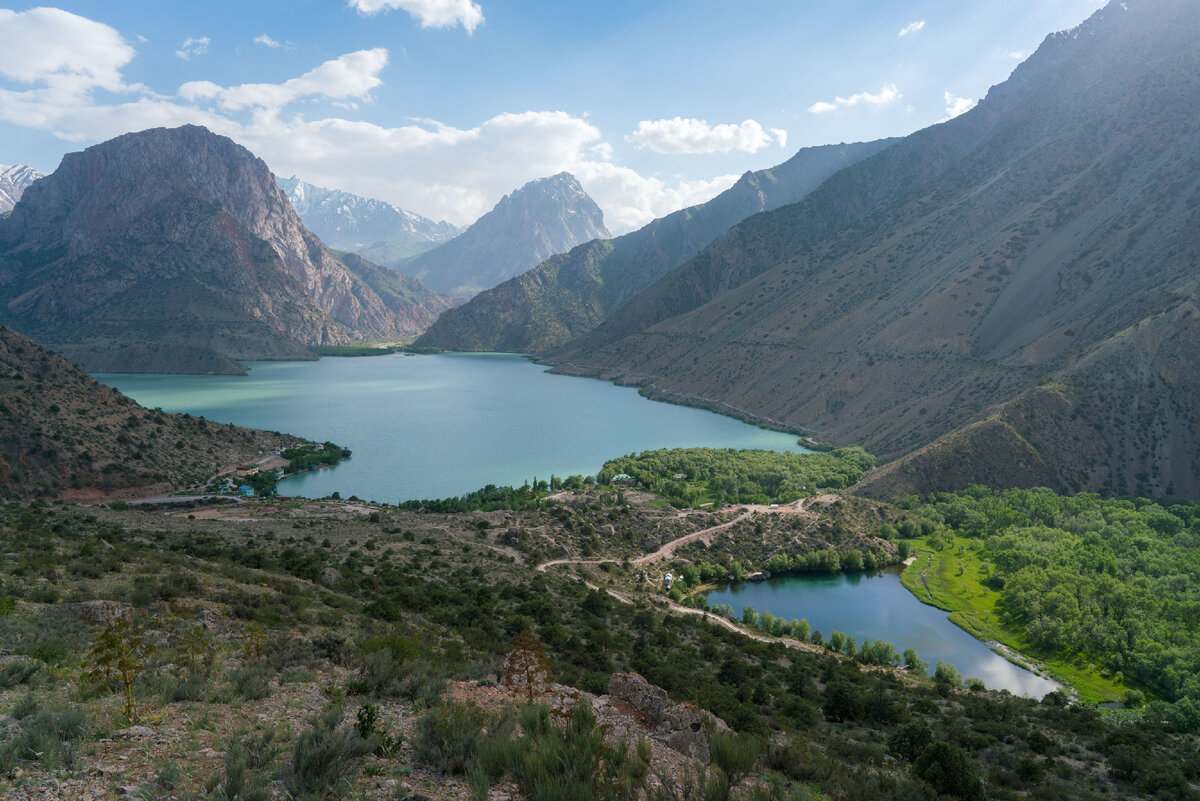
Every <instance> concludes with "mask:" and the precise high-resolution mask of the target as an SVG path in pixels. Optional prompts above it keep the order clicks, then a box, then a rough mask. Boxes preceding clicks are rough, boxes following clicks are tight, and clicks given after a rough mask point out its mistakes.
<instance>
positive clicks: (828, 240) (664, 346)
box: [422, 0, 1200, 497]
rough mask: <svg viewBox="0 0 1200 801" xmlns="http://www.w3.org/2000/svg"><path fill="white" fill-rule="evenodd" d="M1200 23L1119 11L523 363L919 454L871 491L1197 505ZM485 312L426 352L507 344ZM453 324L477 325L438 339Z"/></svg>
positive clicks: (1153, 0)
mask: <svg viewBox="0 0 1200 801" xmlns="http://www.w3.org/2000/svg"><path fill="white" fill-rule="evenodd" d="M1195 11H1196V8H1195V4H1194V2H1190V0H1142V1H1141V2H1113V3H1110V4H1109V5H1107V6H1106V7H1104V8H1103V9H1101V10H1099V11H1097V12H1096V13H1095V14H1094V15H1093V16H1092V17H1091V18H1089V19H1088V20H1087V21H1086V22H1085V23H1083V24H1082V25H1080V26H1079V27H1077V28H1075V29H1073V30H1070V31H1066V32H1063V33H1059V34H1054V35H1052V36H1050V37H1048V38H1047V39H1046V41H1045V42H1044V43H1043V44H1042V45H1041V46H1040V47H1039V48H1038V50H1037V52H1036V53H1035V54H1034V55H1033V56H1031V57H1030V58H1029V59H1028V60H1027V61H1026V62H1024V63H1022V64H1021V65H1020V66H1018V68H1017V69H1016V70H1015V71H1014V72H1013V74H1012V76H1011V77H1010V78H1009V79H1008V80H1007V81H1005V82H1004V83H1003V84H1000V85H998V86H996V87H993V89H992V90H991V91H990V92H989V93H988V95H987V97H986V98H984V99H983V100H982V101H981V102H980V103H979V104H978V106H977V107H975V108H974V109H972V110H971V111H969V112H967V113H966V114H963V115H961V116H959V117H957V118H955V119H952V120H950V121H947V122H945V123H943V124H939V125H935V126H933V127H931V128H927V129H925V130H922V131H918V132H917V133H914V134H912V135H910V136H908V137H905V138H904V139H902V140H901V141H898V142H896V143H894V144H892V145H890V146H889V147H886V148H884V149H882V150H881V151H880V152H878V153H876V154H874V155H872V156H870V157H869V158H865V159H863V160H862V161H859V162H858V163H857V164H853V165H850V166H847V167H845V168H844V169H841V170H840V171H837V172H836V173H835V174H833V175H832V176H831V177H830V178H829V179H828V180H826V181H824V183H822V184H821V185H820V186H819V187H818V188H816V189H815V191H813V192H812V193H811V194H809V195H808V196H807V197H806V198H804V199H803V200H802V201H801V202H799V203H796V204H792V205H787V206H783V207H782V208H779V209H777V210H774V211H769V212H766V213H762V214H757V215H754V216H752V217H750V218H748V219H746V220H745V221H744V222H742V223H740V224H738V225H736V226H734V227H733V228H732V229H730V230H729V231H728V232H727V233H725V234H723V235H722V236H720V237H719V238H717V239H716V240H715V241H714V242H712V243H711V244H710V245H708V247H706V248H705V249H704V250H703V251H702V252H700V253H699V254H698V255H696V256H695V257H694V258H692V259H690V260H689V261H687V262H686V263H684V264H682V265H680V266H678V267H676V268H675V269H673V270H671V271H670V272H668V273H667V274H666V275H664V276H663V277H661V278H660V279H659V280H657V281H655V282H654V283H653V284H651V285H650V286H648V287H646V288H645V289H643V290H642V291H641V292H640V293H638V294H637V295H636V296H634V297H632V298H630V299H629V300H627V301H626V302H624V303H621V304H614V306H615V308H612V307H610V308H609V309H608V310H606V314H605V315H604V319H603V322H602V323H601V324H600V325H598V326H597V327H595V328H594V329H593V330H590V331H588V332H586V333H584V334H583V335H582V336H575V337H573V338H570V339H568V341H566V342H565V344H561V340H560V342H558V343H556V342H555V341H554V339H553V338H551V337H543V338H542V339H540V340H538V341H530V342H527V343H526V344H525V349H526V350H532V351H537V352H540V353H541V354H542V356H543V358H544V359H545V360H546V361H548V362H549V363H552V364H555V365H557V368H556V369H558V370H560V371H562V372H569V373H573V374H582V375H593V376H601V377H605V378H610V379H614V380H618V381H620V382H624V383H629V384H636V385H639V386H641V387H642V388H643V392H645V393H646V394H648V395H651V396H652V397H657V398H662V399H668V400H674V401H679V402H685V403H692V404H697V405H704V406H711V407H714V408H719V409H721V410H722V411H725V412H728V413H735V414H738V415H740V416H742V417H745V418H746V419H750V420H755V421H759V422H764V423H769V424H773V425H781V426H785V427H792V428H804V429H809V430H813V431H816V432H818V433H819V434H820V435H821V436H822V437H824V438H826V439H828V440H830V441H832V442H835V443H859V444H862V445H863V446H864V447H866V448H868V449H869V450H872V451H874V452H875V453H877V454H879V455H880V456H881V457H882V458H883V459H884V460H897V459H900V457H905V458H904V459H902V460H900V461H898V462H896V463H895V464H892V465H890V466H884V467H883V468H881V469H880V470H879V471H878V472H877V474H876V475H875V476H871V477H868V478H867V480H866V482H865V483H864V486H863V489H864V491H867V492H872V493H876V494H881V495H890V496H894V495H897V494H906V493H909V492H926V491H929V490H931V489H953V488H957V487H961V486H965V485H966V484H969V483H972V482H986V483H990V484H994V485H999V486H1031V485H1038V484H1048V485H1050V486H1051V487H1054V488H1056V489H1060V490H1063V491H1070V492H1074V491H1082V490H1087V491H1103V492H1106V493H1112V494H1120V493H1138V494H1160V495H1166V494H1172V493H1176V494H1179V495H1186V496H1188V497H1200V403H1198V402H1197V398H1198V397H1200V395H1198V391H1200V384H1198V383H1197V377H1198V376H1197V370H1196V362H1195V359H1194V355H1193V356H1189V354H1194V352H1195V349H1196V347H1197V345H1198V344H1200V336H1198V334H1200V328H1198V326H1197V324H1196V319H1197V314H1198V313H1200V312H1198V310H1197V305H1198V303H1200V298H1198V294H1197V290H1198V283H1197V277H1196V269H1195V266H1196V264H1198V263H1200V128H1198V127H1197V126H1196V124H1195V121H1196V119H1197V117H1198V113H1200V105H1198V101H1197V98H1200V48H1198V47H1197V46H1196V44H1197V42H1198V41H1200V15H1197V14H1196V13H1195ZM584 255H585V254H584V253H582V252H581V251H580V250H578V249H577V251H575V252H574V253H572V254H570V258H571V259H572V260H576V259H580V260H581V259H582V257H583V256H584ZM602 256H603V253H601V252H599V251H597V250H594V251H593V252H592V255H591V259H592V261H593V263H597V264H598V263H600V258H601V257H602ZM558 263H559V264H562V263H563V260H562V259H560V260H558ZM538 270H539V272H541V273H542V274H545V273H547V272H552V271H553V265H542V266H541V267H539V268H538ZM522 278H525V277H524V276H522ZM506 288H507V287H502V288H500V289H506ZM500 289H498V290H496V292H494V293H492V295H493V296H495V295H496V294H498V293H499V291H500ZM482 305H483V304H482V303H480V302H479V301H477V302H476V303H473V304H467V305H466V306H464V307H461V308H459V309H457V310H455V311H454V312H451V313H448V314H446V315H445V316H444V317H443V318H442V320H441V321H440V322H439V324H437V325H436V326H435V327H434V328H433V329H431V330H430V331H429V332H427V334H426V335H425V337H424V338H423V340H422V341H423V342H425V343H428V344H435V343H445V344H454V345H456V346H474V345H476V344H486V343H489V342H491V341H493V340H489V339H488V337H489V336H491V335H492V334H493V332H495V331H505V330H511V328H512V326H511V323H512V315H511V313H510V310H509V309H503V308H492V309H489V310H488V311H487V313H486V314H481V315H479V318H478V319H474V320H467V317H468V315H470V314H473V313H478V311H479V310H480V308H481V307H482ZM473 307H474V308H473ZM518 308H519V307H518ZM451 321H456V322H458V321H467V322H468V323H469V324H467V325H463V326H462V327H463V329H465V331H464V332H463V333H459V334H457V335H456V336H454V337H447V336H444V335H443V332H444V331H445V329H446V328H447V327H448V325H449V323H450V322H451ZM562 333H563V334H565V335H569V334H570V333H573V332H572V331H564V332H562ZM472 336H475V337H476V338H475V339H474V340H472V338H471V337H472ZM562 338H563V339H567V337H566V336H563V337H562ZM505 341H513V339H509V340H505Z"/></svg>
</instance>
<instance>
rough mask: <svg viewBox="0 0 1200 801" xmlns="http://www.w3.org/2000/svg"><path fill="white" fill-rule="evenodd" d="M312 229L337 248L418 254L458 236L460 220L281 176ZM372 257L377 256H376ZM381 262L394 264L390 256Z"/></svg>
mask: <svg viewBox="0 0 1200 801" xmlns="http://www.w3.org/2000/svg"><path fill="white" fill-rule="evenodd" d="M277 182H278V184H279V188H280V189H282V190H283V192H284V194H286V195H287V196H288V200H289V201H291V204H292V208H293V209H295V210H296V213H297V214H299V215H300V219H301V220H303V221H304V225H305V227H306V228H308V230H310V231H312V232H313V233H314V234H316V235H317V236H319V237H320V238H321V241H322V242H324V243H325V244H326V245H329V246H330V247H332V248H337V249H338V250H350V251H354V252H357V253H359V254H360V255H363V256H366V257H367V258H370V255H368V254H369V253H374V254H376V255H379V254H390V255H391V256H392V258H393V259H394V258H397V256H398V254H405V256H414V255H416V254H417V253H420V252H422V251H424V250H428V249H429V248H432V247H436V246H437V245H438V244H439V243H441V242H445V241H447V240H449V239H453V238H454V237H456V236H458V234H459V230H458V227H457V226H454V225H451V224H450V223H448V222H434V221H433V220H430V219H426V218H425V217H422V216H421V215H420V214H417V213H415V212H411V211H407V210H405V209H402V208H400V207H399V206H394V205H392V204H391V203H386V202H384V201H382V200H372V199H371V198H365V197H361V196H359V195H355V194H352V193H350V192H343V191H341V190H339V189H326V188H324V187H321V186H314V185H313V184H310V183H307V182H306V181H301V180H300V179H299V178H297V177H295V176H292V177H291V178H284V179H282V180H278V181H277ZM372 261H374V259H372ZM376 263H377V264H383V265H384V266H390V265H388V264H387V263H386V261H376Z"/></svg>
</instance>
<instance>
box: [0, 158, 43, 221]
mask: <svg viewBox="0 0 1200 801" xmlns="http://www.w3.org/2000/svg"><path fill="white" fill-rule="evenodd" d="M41 177H42V174H41V173H40V172H38V171H37V170H35V169H34V168H33V167H26V166H24V165H23V164H17V165H14V166H9V165H7V164H0V214H4V213H5V212H7V211H9V210H10V209H11V208H12V207H13V206H15V205H16V204H17V201H18V200H20V199H21V193H22V192H24V191H25V187H27V186H29V185H30V184H31V183H33V182H34V181H36V180H37V179H38V178H41Z"/></svg>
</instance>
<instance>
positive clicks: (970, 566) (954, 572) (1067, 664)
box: [900, 537, 1125, 703]
mask: <svg viewBox="0 0 1200 801" xmlns="http://www.w3.org/2000/svg"><path fill="white" fill-rule="evenodd" d="M913 542H914V544H916V546H917V559H916V561H915V562H913V563H912V564H911V565H909V566H908V567H907V568H905V570H904V573H903V574H902V575H901V579H900V580H901V581H902V582H903V584H904V586H905V587H907V588H908V590H909V591H910V592H911V593H913V595H915V596H917V598H919V599H920V600H921V601H922V602H923V603H927V604H931V605H932V606H936V607H937V608H939V609H944V610H945V611H947V612H949V613H950V621H951V622H952V623H954V624H955V625H957V626H959V627H960V628H962V629H964V630H966V631H967V632H969V633H970V634H971V635H972V636H974V637H976V638H977V639H980V640H984V641H993V642H998V643H1000V644H1001V645H1004V646H1006V647H1008V648H1010V649H1012V650H1013V651H1015V652H1018V653H1020V654H1022V655H1026V656H1028V657H1029V658H1030V660H1031V661H1036V662H1038V663H1039V664H1040V665H1041V666H1042V667H1043V668H1044V672H1046V673H1049V674H1050V675H1051V676H1053V677H1054V678H1055V679H1057V680H1059V681H1061V682H1063V683H1065V684H1069V685H1071V686H1072V687H1073V688H1075V690H1076V692H1078V694H1079V697H1080V698H1081V699H1082V700H1084V701H1094V702H1097V703H1099V702H1103V701H1119V700H1120V699H1121V695H1122V693H1123V692H1124V691H1125V687H1124V685H1121V684H1118V683H1116V682H1114V681H1112V680H1111V679H1106V678H1104V677H1103V676H1102V675H1100V670H1101V669H1100V666H1099V665H1097V664H1095V663H1094V662H1092V661H1091V660H1090V659H1088V658H1086V657H1076V658H1075V659H1072V658H1071V657H1070V656H1069V655H1064V654H1050V653H1045V652H1042V651H1041V650H1040V649H1037V648H1034V647H1033V646H1031V645H1030V644H1029V642H1028V641H1027V640H1026V639H1025V637H1024V634H1023V632H1022V631H1020V630H1017V629H1012V628H1007V627H1004V626H1002V625H1001V623H1000V618H999V615H998V614H997V612H996V604H997V602H999V600H1000V592H999V591H998V590H994V589H992V588H991V587H988V586H987V585H985V584H984V583H983V582H984V580H986V579H987V572H986V567H985V565H984V561H983V560H982V559H981V558H980V556H979V550H980V549H981V548H982V547H983V543H982V542H980V541H979V540H973V539H967V538H965V537H956V538H955V539H954V544H953V545H951V546H950V547H948V548H946V549H944V550H941V551H935V550H933V549H932V548H931V547H929V545H928V543H927V542H926V540H925V539H924V538H922V539H917V540H913ZM1014 661H1016V660H1014Z"/></svg>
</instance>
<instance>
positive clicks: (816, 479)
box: [596, 448, 875, 505]
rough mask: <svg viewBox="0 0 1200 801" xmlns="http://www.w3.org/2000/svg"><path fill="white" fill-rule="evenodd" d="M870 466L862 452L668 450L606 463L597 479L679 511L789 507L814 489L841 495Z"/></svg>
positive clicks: (871, 458) (871, 460) (872, 459)
mask: <svg viewBox="0 0 1200 801" xmlns="http://www.w3.org/2000/svg"><path fill="white" fill-rule="evenodd" d="M874 464H875V457H874V456H872V455H871V454H869V453H867V452H866V451H864V450H863V449H862V448H836V449H834V450H832V451H829V452H828V453H780V452H779V451H763V450H734V449H732V448H725V449H720V448H671V449H659V450H653V451H643V452H642V453H640V454H637V455H633V454H630V455H629V456H622V457H620V458H617V459H609V460H608V461H607V462H605V463H604V468H603V469H602V470H601V471H600V473H599V474H598V475H597V477H596V478H597V481H598V482H599V483H601V484H606V483H608V482H609V481H611V480H612V479H613V478H614V477H615V476H619V475H627V476H629V477H630V479H632V480H633V481H634V482H636V483H637V484H638V485H639V486H641V487H643V488H645V489H648V490H651V491H652V492H656V493H658V494H660V495H664V496H666V497H668V498H671V499H672V500H674V501H678V502H679V503H681V504H683V505H695V504H698V503H700V502H702V501H713V502H716V503H718V504H719V503H789V502H791V501H795V500H798V499H799V498H803V497H806V496H808V495H812V494H814V493H815V492H816V491H817V490H818V489H844V488H845V487H848V486H850V485H851V484H854V483H855V482H857V481H858V480H859V479H860V478H862V474H863V473H864V472H865V471H866V470H868V469H870V468H871V467H872V466H873V465H874Z"/></svg>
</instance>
